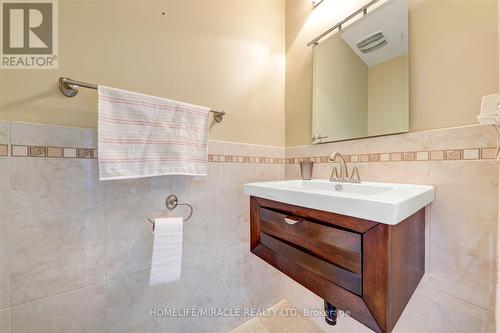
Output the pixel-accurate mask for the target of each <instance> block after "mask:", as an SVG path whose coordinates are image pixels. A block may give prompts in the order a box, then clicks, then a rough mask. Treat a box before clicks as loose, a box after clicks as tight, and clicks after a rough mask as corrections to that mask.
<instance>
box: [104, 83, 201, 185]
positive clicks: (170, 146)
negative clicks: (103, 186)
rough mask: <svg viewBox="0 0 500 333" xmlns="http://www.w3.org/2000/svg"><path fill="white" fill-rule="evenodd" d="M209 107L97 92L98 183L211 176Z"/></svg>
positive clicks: (123, 92)
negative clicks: (135, 179) (209, 168)
mask: <svg viewBox="0 0 500 333" xmlns="http://www.w3.org/2000/svg"><path fill="white" fill-rule="evenodd" d="M209 114H210V110H209V109H208V108H206V107H201V106H197V105H192V104H187V103H183V102H178V101H172V100H169V99H164V98H159V97H154V96H148V95H143V94H139V93H135V92H131V91H126V90H121V89H116V88H110V87H105V86H99V129H98V136H99V147H98V148H99V178H100V179H101V180H111V179H127V178H143V177H153V176H162V175H191V176H206V175H207V159H208V122H209Z"/></svg>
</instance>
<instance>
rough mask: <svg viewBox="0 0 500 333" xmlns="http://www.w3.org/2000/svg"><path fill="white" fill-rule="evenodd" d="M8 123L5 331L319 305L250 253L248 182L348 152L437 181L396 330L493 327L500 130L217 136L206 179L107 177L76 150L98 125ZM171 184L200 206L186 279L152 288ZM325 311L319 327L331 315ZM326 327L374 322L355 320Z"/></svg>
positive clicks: (217, 322)
mask: <svg viewBox="0 0 500 333" xmlns="http://www.w3.org/2000/svg"><path fill="white" fill-rule="evenodd" d="M0 129H1V131H0V144H5V145H8V156H0V175H1V177H0V187H1V189H2V191H0V197H1V198H0V199H1V200H0V203H1V204H2V205H4V207H3V209H1V210H0V218H1V220H0V222H1V223H0V228H2V233H0V235H1V237H3V238H2V241H1V242H0V272H1V273H0V327H2V329H3V330H4V331H6V332H9V331H8V330H6V329H5V327H11V328H9V330H10V331H11V332H29V331H33V330H34V329H35V328H49V327H50V328H51V329H55V330H56V331H68V330H73V331H92V332H99V331H120V332H127V331H129V332H130V331H148V332H156V331H158V332H160V331H165V330H168V331H180V332H192V331H197V330H200V329H202V328H203V329H205V330H208V331H218V332H219V331H227V330H229V329H230V328H232V327H234V326H236V325H238V324H240V323H241V322H242V321H244V320H246V319H247V318H234V317H233V318H212V319H210V320H202V319H193V318H190V319H185V318H184V319H182V318H176V319H174V318H152V317H150V316H149V313H148V311H149V308H150V307H152V306H159V307H168V306H175V307H186V306H194V307H246V306H250V307H267V306H270V305H272V304H274V303H277V302H278V301H279V300H281V299H283V298H287V299H290V300H291V301H292V302H293V303H294V304H295V305H296V306H297V307H298V308H299V309H300V308H302V309H303V308H304V307H313V308H321V307H322V304H321V300H320V299H319V298H318V297H317V296H314V295H313V294H311V293H310V292H308V291H307V290H305V289H304V288H302V287H300V286H298V285H297V284H296V283H294V282H293V281H291V280H289V279H288V278H286V277H284V276H283V275H282V274H280V273H278V272H277V271H276V270H275V269H273V268H272V267H270V266H269V265H267V264H266V263H264V262H263V261H262V260H260V259H258V258H257V257H255V256H253V255H251V254H250V253H249V245H248V236H249V235H248V224H249V220H248V219H249V217H248V197H246V196H245V195H244V194H243V184H244V183H246V182H252V181H263V180H276V179H285V178H287V179H295V178H298V177H299V166H298V162H299V161H300V160H302V159H305V158H312V159H313V160H314V161H316V164H315V168H314V177H317V178H327V177H328V176H329V172H330V167H331V165H332V164H331V163H326V162H327V161H328V158H327V157H328V155H329V154H330V153H331V152H333V151H339V152H341V153H343V154H345V155H346V156H348V160H349V161H350V162H349V163H348V164H349V166H352V165H354V164H357V163H364V164H367V165H368V168H363V169H361V170H360V174H361V177H362V179H363V180H365V181H366V180H371V181H386V182H403V183H417V184H430V185H434V186H436V200H435V202H434V203H433V204H432V205H431V207H430V209H429V210H428V216H429V217H430V219H429V222H428V224H427V244H426V247H427V258H428V260H427V274H426V276H425V278H424V281H423V282H422V284H421V286H420V287H419V288H418V289H417V292H416V294H415V296H414V297H413V298H412V300H411V302H410V304H409V306H408V307H407V309H406V311H405V312H404V314H403V316H402V318H401V320H400V321H399V323H398V326H397V327H396V332H414V331H419V332H420V331H422V332H428V331H435V330H439V331H443V332H446V331H453V332H470V331H471V330H474V331H477V332H491V331H492V329H493V328H494V323H493V315H492V311H493V307H494V299H493V295H494V281H495V272H496V264H495V262H496V255H495V248H496V239H495V235H496V221H497V210H498V206H497V203H498V163H497V162H496V161H494V156H495V154H494V152H493V153H492V152H491V148H492V147H494V146H495V132H494V130H493V129H492V128H489V127H480V126H471V127H463V128H453V129H445V130H436V131H426V132H417V133H408V134H403V135H396V136H388V137H380V138H372V139H363V140H354V141H346V142H340V143H331V144H323V145H315V146H301V147H292V148H287V149H286V150H285V149H282V148H275V147H266V146H257V145H244V144H234V143H227V142H218V141H211V142H210V144H209V153H210V156H209V161H210V163H209V176H208V177H205V178H196V179H194V178H188V177H157V178H150V179H143V180H123V181H110V182H104V183H101V182H99V181H98V180H97V170H96V166H97V164H96V160H95V159H88V158H85V156H84V155H79V154H78V149H77V148H79V147H83V148H88V149H92V151H91V152H92V154H94V149H95V148H96V142H95V132H94V131H91V130H82V129H76V128H64V127H55V126H39V125H33V124H24V123H11V124H9V123H5V122H3V123H1V122H0ZM9 129H10V133H9ZM14 146H25V147H26V151H27V152H28V155H26V157H12V156H11V155H12V148H13V147H14ZM29 147H45V148H46V149H45V154H46V155H49V147H53V148H54V147H55V148H57V147H60V148H63V147H66V149H73V150H74V151H73V152H74V153H73V155H71V156H72V157H71V158H57V156H53V157H48V156H41V157H36V156H29V152H30V148H29ZM493 150H494V149H493ZM61 152H62V154H61V157H62V156H64V152H63V151H62V150H61ZM484 152H487V153H486V154H485V153H484ZM405 156H406V158H405ZM457 157H459V159H456V158H457ZM361 161H366V162H361ZM169 193H176V194H177V195H178V197H179V199H180V200H181V201H185V202H189V203H190V204H192V205H193V207H194V210H195V215H194V216H193V218H192V219H191V220H190V221H189V222H187V223H186V225H185V229H184V249H183V255H184V262H183V268H182V269H183V270H182V279H181V281H179V282H177V283H174V284H171V285H167V286H164V287H154V288H152V287H149V286H148V284H147V281H148V276H149V266H150V263H151V259H150V258H151V246H152V237H151V230H150V225H149V223H146V222H145V219H146V217H148V216H150V215H154V214H156V213H158V212H160V211H162V210H163V206H162V205H163V201H164V199H165V197H166V196H167V195H168V194H169ZM179 209H181V208H179ZM1 212H4V214H3V215H2V214H1ZM5 212H8V214H5ZM178 213H179V214H184V213H185V212H181V211H180V210H179V212H178ZM12 225H15V226H16V227H15V228H13V227H12ZM263 281H265V283H263ZM82 300H83V302H79V301H82ZM76 303H79V304H76ZM80 303H81V304H80ZM26 313H29V314H30V316H29V321H26V320H25V319H26V318H25V314H26ZM103 313H105V316H103V315H102V314H103ZM443 318H445V319H446V320H445V319H443ZM315 320H316V321H317V322H318V324H320V325H321V322H322V320H323V319H322V318H321V317H318V318H315ZM325 329H326V328H325ZM328 330H329V331H332V332H335V331H339V330H340V331H342V332H344V331H354V332H359V331H363V330H364V328H363V327H362V326H361V325H359V324H358V323H357V322H355V321H353V320H349V319H346V320H345V321H344V322H343V324H341V325H339V326H338V327H336V328H333V329H332V328H328ZM2 333H3V331H2Z"/></svg>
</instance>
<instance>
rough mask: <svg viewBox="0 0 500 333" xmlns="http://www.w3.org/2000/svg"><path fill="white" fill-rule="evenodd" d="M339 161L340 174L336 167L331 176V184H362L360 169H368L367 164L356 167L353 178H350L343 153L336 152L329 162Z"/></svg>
mask: <svg viewBox="0 0 500 333" xmlns="http://www.w3.org/2000/svg"><path fill="white" fill-rule="evenodd" d="M337 160H339V163H340V174H339V172H338V170H337V167H336V166H333V168H332V173H331V175H330V181H331V182H341V183H356V184H359V183H361V178H360V177H359V170H358V169H359V168H360V167H367V166H368V165H366V164H360V165H355V166H354V167H353V168H352V171H351V176H349V169H348V168H347V163H346V161H345V158H344V156H342V154H341V153H337V152H334V153H333V154H331V155H330V158H329V161H330V162H336V161H337Z"/></svg>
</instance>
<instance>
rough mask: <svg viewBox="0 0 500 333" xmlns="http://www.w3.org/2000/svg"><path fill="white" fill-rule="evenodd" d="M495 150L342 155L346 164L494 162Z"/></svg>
mask: <svg viewBox="0 0 500 333" xmlns="http://www.w3.org/2000/svg"><path fill="white" fill-rule="evenodd" d="M496 154H497V149H496V148H493V147H486V148H464V149H446V150H430V151H405V152H392V153H369V154H360V155H344V157H346V159H345V160H346V162H361V163H373V162H421V161H466V160H494V159H496ZM328 158H329V156H313V157H302V158H292V157H288V158H286V159H285V163H286V164H296V163H298V162H300V161H301V160H304V159H310V160H312V161H315V162H316V161H321V163H328Z"/></svg>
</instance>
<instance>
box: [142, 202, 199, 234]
mask: <svg viewBox="0 0 500 333" xmlns="http://www.w3.org/2000/svg"><path fill="white" fill-rule="evenodd" d="M177 206H186V207H188V208H189V215H188V216H187V217H186V218H185V219H182V221H183V222H187V221H189V219H190V218H191V217H192V216H193V211H194V210H193V206H191V205H190V204H187V203H179V199H177V196H176V195H175V194H170V195H169V196H168V197H167V199H166V200H165V207H167V209H168V210H174V209H176V208H177ZM154 219H155V218H152V217H148V221H149V222H151V224H152V225H153V231H154V230H155V221H154Z"/></svg>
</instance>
